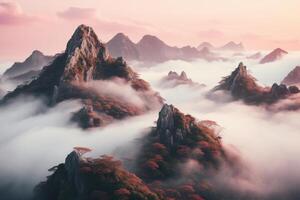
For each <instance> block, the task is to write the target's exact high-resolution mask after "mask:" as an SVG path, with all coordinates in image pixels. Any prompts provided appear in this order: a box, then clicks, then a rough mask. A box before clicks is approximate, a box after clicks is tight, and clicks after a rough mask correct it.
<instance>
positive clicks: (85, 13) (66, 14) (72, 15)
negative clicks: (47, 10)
mask: <svg viewBox="0 0 300 200" xmlns="http://www.w3.org/2000/svg"><path fill="white" fill-rule="evenodd" d="M95 13H96V10H95V9H93V8H79V7H69V8H68V9H67V10H65V11H62V12H58V13H57V16H59V17H61V18H64V19H67V20H79V19H83V18H85V19H92V18H95Z"/></svg>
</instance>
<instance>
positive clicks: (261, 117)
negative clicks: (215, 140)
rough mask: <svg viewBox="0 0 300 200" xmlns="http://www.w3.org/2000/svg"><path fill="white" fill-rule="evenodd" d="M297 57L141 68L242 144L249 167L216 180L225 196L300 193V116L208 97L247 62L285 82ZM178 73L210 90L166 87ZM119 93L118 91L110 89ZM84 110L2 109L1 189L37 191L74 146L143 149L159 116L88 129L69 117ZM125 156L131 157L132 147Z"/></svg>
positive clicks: (31, 105) (171, 98)
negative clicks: (172, 73)
mask: <svg viewBox="0 0 300 200" xmlns="http://www.w3.org/2000/svg"><path fill="white" fill-rule="evenodd" d="M245 56H246V55H245ZM296 58H299V54H289V55H287V56H286V57H285V59H283V60H281V61H278V62H275V63H272V64H268V65H263V66H262V65H259V64H258V63H256V61H253V60H247V59H245V58H234V59H231V60H229V61H227V62H211V63H208V62H205V61H202V60H201V61H195V62H186V61H169V62H166V63H161V64H158V65H155V66H152V67H151V66H149V67H147V68H145V67H144V68H143V67H140V66H138V65H135V66H134V67H135V69H136V71H138V72H139V74H141V78H143V79H145V80H147V81H149V82H150V83H151V84H152V86H154V87H155V90H157V91H159V92H160V94H161V95H162V96H163V97H164V98H165V99H166V101H167V103H171V104H174V105H175V106H176V107H178V108H179V109H180V110H181V111H182V112H184V113H189V114H191V115H193V116H194V117H196V118H197V119H199V120H213V121H216V122H217V123H218V124H219V125H220V126H222V128H223V129H222V132H221V133H220V135H221V137H222V141H223V143H224V144H225V145H226V146H230V145H232V146H234V147H235V149H237V150H238V152H239V153H240V155H241V156H242V158H243V160H245V164H246V165H247V171H246V172H245V173H246V174H243V176H238V177H237V176H231V175H228V173H227V172H228V171H227V169H224V171H221V172H220V173H219V174H217V176H216V177H214V178H215V182H216V183H218V184H219V185H220V191H222V192H224V194H225V192H226V191H224V189H226V190H227V191H231V192H235V194H238V195H242V196H241V197H240V198H227V199H255V198H247V197H249V196H247V195H248V194H249V193H250V194H251V195H253V194H255V195H258V196H259V197H260V198H256V199H268V200H269V199H272V200H273V199H286V200H292V199H293V196H291V194H297V190H296V188H295V187H296V186H298V185H300V175H299V173H298V171H299V168H300V161H299V159H298V157H299V154H300V148H299V140H300V135H299V130H300V124H299V118H300V113H299V112H279V113H272V112H269V111H267V110H265V109H263V108H261V107H255V106H248V105H245V104H243V103H242V102H240V101H237V102H225V103H224V102H216V101H213V100H211V99H207V98H206V93H207V90H209V89H210V88H212V87H213V86H215V85H216V84H217V82H218V81H219V80H220V79H221V78H222V77H223V76H226V75H228V74H229V73H230V72H231V71H232V70H233V69H234V68H235V67H236V66H237V65H238V63H239V62H240V61H244V63H245V64H246V65H248V68H249V69H250V70H251V71H252V72H253V74H254V76H256V77H257V76H258V77H259V79H258V80H259V81H260V82H261V83H263V84H268V85H269V83H272V82H274V81H277V80H281V79H282V77H284V76H285V75H286V74H287V72H288V71H289V70H290V69H293V68H294V65H295V63H296V62H298V59H296ZM170 70H173V71H174V70H176V71H182V70H184V71H185V72H186V73H187V74H189V76H191V78H192V79H193V80H194V81H197V82H199V83H204V84H206V85H208V87H207V88H206V89H203V90H198V89H197V90H195V89H194V88H192V87H188V86H184V85H182V86H178V87H176V88H168V89H166V88H162V87H160V85H159V82H160V80H161V78H162V77H164V76H165V75H166V74H167V73H168V72H169V71H170ZM99 83H101V84H103V85H102V86H100V87H99V88H98V89H99V92H101V91H102V92H104V93H106V94H107V93H109V94H110V95H112V96H114V97H115V96H118V97H120V98H125V99H126V98H129V99H128V101H131V102H135V103H136V102H139V98H138V97H139V96H138V94H136V93H134V92H133V91H131V90H130V88H126V87H125V89H124V93H122V91H120V85H119V84H118V83H117V82H115V83H106V82H99ZM120 84H121V83H120ZM88 87H93V85H89V86H88ZM103 90H104V91H103ZM112 90H116V91H113V92H111V93H110V91H112ZM132 92H133V93H132ZM179 94H180V95H179ZM131 96H133V98H131ZM221 97H222V96H221ZM223 98H225V96H223ZM80 107H81V105H80V104H79V103H78V102H76V101H68V102H64V103H61V104H59V105H57V106H56V107H53V108H47V107H45V106H44V105H43V104H42V102H40V101H39V100H36V99H31V100H24V99H22V100H20V101H17V102H16V103H15V104H12V105H10V106H8V107H5V108H0V124H1V134H0V159H1V160H2V161H5V162H3V163H1V165H0V183H1V184H0V186H3V184H4V183H6V184H7V183H10V184H11V185H12V186H14V187H15V188H22V189H24V188H26V189H27V191H28V192H30V191H31V189H32V187H33V186H34V185H35V184H36V183H38V182H40V181H41V180H44V179H45V177H46V176H47V175H48V172H47V169H49V168H51V167H52V166H54V165H56V164H58V163H61V162H63V160H64V158H65V156H66V155H67V154H68V153H69V152H70V151H71V150H72V148H73V147H74V146H86V147H89V148H91V149H93V151H92V156H99V155H101V154H112V153H115V150H116V149H118V148H119V147H120V146H123V145H125V146H126V145H128V146H130V147H131V148H132V149H138V148H137V146H136V144H135V143H133V142H134V141H135V139H136V138H139V137H140V136H141V135H142V134H143V131H144V129H145V128H148V127H150V126H152V125H153V121H155V120H157V113H158V110H156V111H155V112H153V113H149V114H146V115H143V116H139V117H133V118H130V119H127V120H123V121H119V122H116V123H113V124H111V125H109V126H107V127H105V128H100V129H92V130H90V131H82V130H80V129H78V128H77V126H76V125H74V124H72V123H70V122H69V119H70V116H71V113H72V112H74V111H76V110H77V109H79V108H80ZM122 153H123V155H125V156H128V155H129V154H128V153H127V152H125V151H122ZM45 155H46V156H45ZM188 166H189V167H192V168H193V167H194V163H193V162H189V163H188ZM196 167H198V166H196ZM249 177H250V178H249ZM25 186H26V187H25ZM225 186H226V187H225ZM231 194H232V193H231ZM246 194H247V195H246ZM22 195H24V193H22ZM228 195H229V194H228ZM252 197H253V196H252ZM285 197H286V198H285ZM294 197H295V196H294ZM294 199H297V198H294Z"/></svg>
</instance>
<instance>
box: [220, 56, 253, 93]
mask: <svg viewBox="0 0 300 200" xmlns="http://www.w3.org/2000/svg"><path fill="white" fill-rule="evenodd" d="M258 88H259V87H258V85H257V84H256V79H255V78H254V77H253V76H251V75H250V74H249V73H248V71H247V67H246V66H245V65H244V64H243V63H242V62H241V63H239V65H238V67H237V68H236V69H235V70H234V71H233V72H232V73H231V74H230V75H229V76H227V77H225V78H224V79H223V80H222V81H221V82H220V84H219V85H218V86H217V87H216V88H215V90H228V91H230V92H231V93H232V94H233V96H234V97H237V98H239V97H241V96H244V95H245V94H248V93H252V92H253V91H256V90H257V89H258Z"/></svg>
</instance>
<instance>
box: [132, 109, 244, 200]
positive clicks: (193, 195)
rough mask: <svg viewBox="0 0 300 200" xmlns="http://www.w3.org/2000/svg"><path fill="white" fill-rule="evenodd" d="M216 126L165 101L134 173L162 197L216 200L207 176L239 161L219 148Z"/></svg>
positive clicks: (231, 167) (212, 186)
mask: <svg viewBox="0 0 300 200" xmlns="http://www.w3.org/2000/svg"><path fill="white" fill-rule="evenodd" d="M217 127H218V125H217V124H216V123H215V122H213V121H198V120H196V119H195V118H194V117H192V116H191V115H185V114H183V113H182V112H180V111H179V110H178V109H177V108H176V107H174V106H173V105H167V104H165V105H164V106H163V108H162V109H161V111H160V112H159V117H158V120H157V123H156V126H155V127H153V128H152V130H151V131H150V133H149V135H148V136H146V138H145V140H144V144H143V146H142V148H141V151H140V154H139V156H138V159H137V168H138V171H137V174H138V175H139V176H140V177H141V178H142V179H143V180H144V181H145V182H146V183H148V184H149V185H150V187H151V188H152V189H153V190H154V191H159V194H161V195H162V196H164V197H165V198H166V199H168V198H173V199H178V200H179V199H182V200H188V199H218V198H217V197H216V196H217V193H216V191H215V188H214V187H215V185H213V184H212V185H210V183H209V182H210V181H209V179H210V177H212V176H214V175H215V174H217V173H218V170H219V169H220V168H221V167H222V166H227V167H228V168H230V169H232V170H234V167H233V166H234V165H235V166H238V165H239V162H238V161H237V160H235V159H233V157H232V155H231V154H230V153H229V152H227V150H226V149H225V148H224V147H223V145H222V143H221V137H220V136H219V135H218V131H217V130H218V129H217ZM187 168H188V169H187ZM185 169H187V170H185ZM175 180H176V181H175ZM158 181H159V182H160V183H158ZM165 182H166V183H169V184H165ZM170 183H171V184H170ZM208 185H210V187H208V188H206V186H208Z"/></svg>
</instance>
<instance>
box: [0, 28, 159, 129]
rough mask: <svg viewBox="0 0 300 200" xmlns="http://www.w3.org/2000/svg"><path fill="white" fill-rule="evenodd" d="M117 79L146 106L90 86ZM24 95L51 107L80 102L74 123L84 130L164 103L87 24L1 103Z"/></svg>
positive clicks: (78, 29)
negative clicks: (54, 57)
mask: <svg viewBox="0 0 300 200" xmlns="http://www.w3.org/2000/svg"><path fill="white" fill-rule="evenodd" d="M114 80H122V85H124V87H125V86H128V87H130V88H132V90H134V91H135V92H136V94H137V96H138V98H140V99H141V100H142V101H144V104H143V105H142V106H137V105H134V104H132V103H129V102H127V101H124V100H122V99H120V98H115V97H114V96H110V95H109V93H105V94H102V93H101V91H98V92H95V90H97V86H94V87H92V86H91V85H92V84H91V83H95V84H96V85H97V84H101V81H111V82H114ZM97 81H100V82H98V83H97ZM119 92H120V93H122V91H119ZM21 95H33V96H43V97H46V98H45V99H46V100H47V103H48V104H50V105H55V104H57V103H59V102H61V101H64V100H68V99H81V100H82V103H83V105H84V107H83V108H82V109H81V110H80V111H79V112H78V113H76V114H75V115H74V120H76V121H78V122H79V124H80V125H81V127H84V128H88V127H95V126H101V125H104V124H106V123H109V122H111V121H112V120H113V119H122V118H124V117H127V116H133V115H138V114H141V113H144V112H146V111H148V110H150V109H153V108H154V107H156V106H159V105H160V104H161V103H162V98H161V97H160V96H159V95H158V94H157V93H155V92H154V91H152V90H151V88H150V86H149V84H148V83H147V82H145V81H144V80H142V79H140V78H138V75H137V74H136V73H135V72H134V71H133V70H132V69H131V68H130V67H129V66H128V65H127V63H126V62H125V61H124V60H123V59H122V58H121V57H119V58H112V57H111V56H110V55H109V53H108V51H107V49H106V47H105V45H104V44H103V43H101V42H100V41H99V40H98V37H97V35H96V34H95V32H94V31H93V29H92V28H91V27H88V26H85V25H80V26H79V27H78V28H77V29H76V31H75V32H74V34H73V36H72V37H71V39H70V40H69V42H68V44H67V47H66V50H65V52H64V53H62V54H60V55H58V56H57V58H56V59H55V60H54V61H53V62H52V64H50V65H49V66H46V67H44V68H43V70H42V72H41V73H40V74H39V76H38V77H37V78H36V79H34V80H33V81H31V82H30V83H29V84H25V85H20V86H19V87H17V88H16V89H15V90H14V91H13V92H10V93H8V94H7V95H6V96H5V97H4V98H3V99H2V103H5V102H8V101H9V100H12V99H14V98H16V97H18V96H21ZM120 95H122V94H120Z"/></svg>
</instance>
